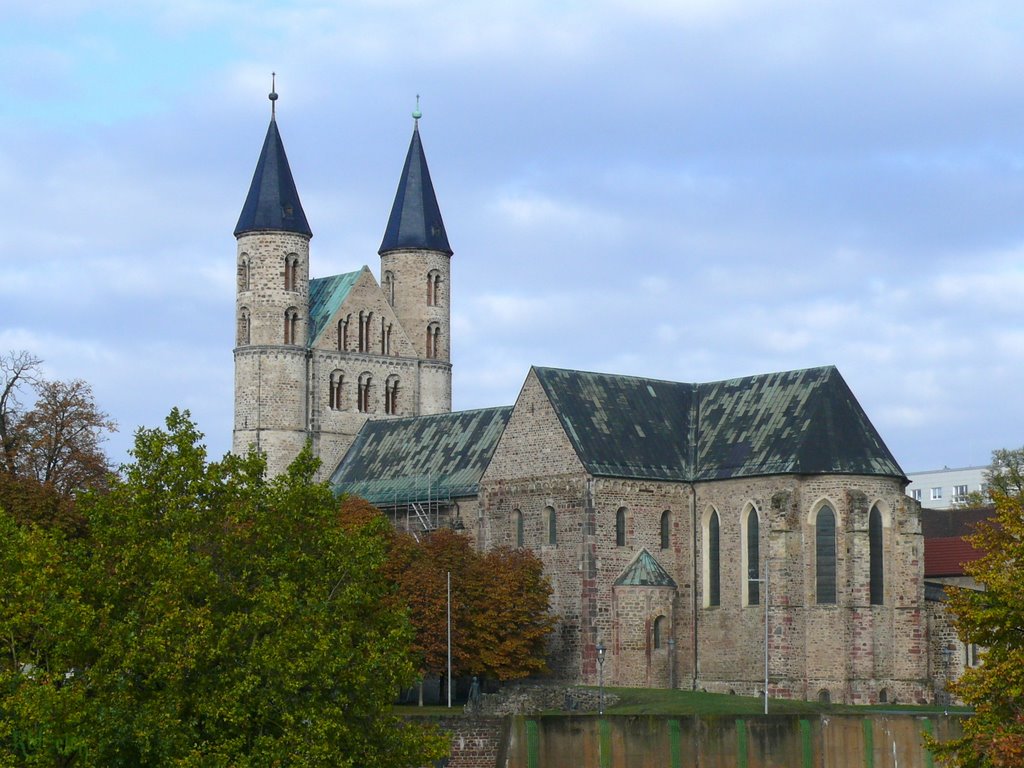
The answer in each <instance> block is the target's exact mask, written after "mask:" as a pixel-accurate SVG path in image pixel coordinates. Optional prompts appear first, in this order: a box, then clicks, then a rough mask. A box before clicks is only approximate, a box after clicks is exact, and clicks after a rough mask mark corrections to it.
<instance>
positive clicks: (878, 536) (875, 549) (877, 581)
mask: <svg viewBox="0 0 1024 768" xmlns="http://www.w3.org/2000/svg"><path fill="white" fill-rule="evenodd" d="M868 549H869V550H870V567H869V569H868V570H869V574H868V575H869V577H870V579H871V585H870V589H869V590H868V591H869V593H870V596H871V604H872V605H882V604H883V603H884V602H885V574H884V570H883V569H884V563H885V560H884V559H883V557H884V553H883V551H882V513H881V512H879V511H878V507H872V508H871V512H870V513H869V514H868Z"/></svg>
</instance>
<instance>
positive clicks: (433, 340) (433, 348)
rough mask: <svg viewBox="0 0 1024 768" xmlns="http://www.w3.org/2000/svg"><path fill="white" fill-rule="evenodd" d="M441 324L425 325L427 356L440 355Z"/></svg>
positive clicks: (436, 356)
mask: <svg viewBox="0 0 1024 768" xmlns="http://www.w3.org/2000/svg"><path fill="white" fill-rule="evenodd" d="M440 352H441V326H440V325H438V324H437V323H431V324H430V325H428V326H427V357H428V358H431V359H434V358H438V357H440V356H441V354H440Z"/></svg>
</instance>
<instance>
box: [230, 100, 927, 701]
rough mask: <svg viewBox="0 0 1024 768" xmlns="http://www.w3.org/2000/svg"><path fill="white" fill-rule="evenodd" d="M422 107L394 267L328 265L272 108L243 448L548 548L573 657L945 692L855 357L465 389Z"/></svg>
mask: <svg viewBox="0 0 1024 768" xmlns="http://www.w3.org/2000/svg"><path fill="white" fill-rule="evenodd" d="M275 98H276V95H274V94H271V99H272V101H273V99H275ZM413 117H414V118H415V122H414V126H413V133H412V141H411V143H410V145H409V151H408V154H407V155H406V158H405V166H404V167H403V169H402V172H401V176H400V178H399V181H398V191H397V194H396V195H395V200H394V204H393V206H392V209H391V214H390V217H389V218H388V219H387V221H386V226H385V227H384V237H383V241H382V243H381V246H380V250H379V256H380V262H381V263H380V279H379V281H378V280H377V278H375V276H374V275H373V273H372V272H371V271H370V269H369V268H368V267H365V266H364V267H362V268H360V269H358V270H356V271H353V272H347V273H345V274H340V275H333V276H329V277H318V278H313V277H311V274H310V248H309V244H310V238H311V237H312V230H311V228H310V225H309V222H308V221H307V219H306V215H305V212H304V211H303V208H302V204H301V202H300V201H299V194H298V190H297V187H296V184H295V181H294V179H293V178H292V174H291V170H290V169H289V165H288V159H287V157H286V155H285V150H284V145H283V143H282V140H281V134H280V132H279V130H278V126H277V122H276V119H275V117H274V115H273V112H272V116H271V121H270V126H269V128H268V130H267V136H266V140H265V141H264V144H263V150H262V152H261V153H260V157H259V161H258V162H257V165H256V171H255V173H254V175H253V179H252V185H251V187H250V189H249V194H248V196H247V197H246V200H245V204H244V206H243V208H242V213H241V216H240V217H239V219H238V225H237V226H236V228H235V237H236V238H237V241H238V251H237V267H238V284H237V295H236V320H237V339H236V346H235V351H234V357H235V422H234V440H233V449H234V450H235V451H236V452H243V451H246V450H249V449H250V448H255V449H256V450H259V451H262V452H263V453H265V454H266V456H267V461H268V470H269V472H270V473H279V472H281V471H283V470H284V469H285V467H287V465H288V464H289V463H290V462H291V461H292V459H294V457H295V456H296V455H297V454H298V452H299V451H300V450H301V448H302V447H303V446H304V445H305V444H307V442H308V443H310V444H311V445H312V448H313V451H314V453H315V454H316V455H317V456H318V457H319V458H320V459H321V460H322V462H323V467H324V470H323V471H324V476H325V477H329V478H330V482H331V484H332V485H333V486H334V487H335V488H336V489H337V490H338V491H339V492H346V493H353V494H356V495H359V496H362V497H365V498H366V499H368V500H369V501H371V502H372V503H374V504H375V505H377V506H378V507H379V508H381V510H382V511H384V512H385V513H386V514H387V515H389V517H390V518H391V519H392V521H393V522H394V523H395V524H396V525H398V526H401V527H403V528H406V529H408V530H410V531H412V532H413V533H414V534H416V535H417V536H426V535H429V534H430V532H431V531H433V530H436V529H437V528H439V527H451V528H454V529H456V530H459V531H461V532H463V534H464V535H466V536H467V537H469V538H470V540H471V541H472V542H473V543H474V545H475V546H476V547H477V548H479V549H481V550H486V549H489V548H492V547H497V546H510V547H525V548H528V549H530V550H532V551H533V552H535V553H536V554H537V556H538V557H539V558H540V559H541V561H542V562H543V563H544V568H545V571H546V573H547V575H548V577H549V578H550V580H551V583H552V586H553V595H552V603H553V605H552V609H553V611H554V612H555V613H556V614H557V615H558V616H559V624H558V628H557V630H556V632H555V633H554V634H553V636H552V638H551V641H550V647H549V665H550V667H551V670H552V673H553V674H554V676H555V677H556V678H558V679H560V680H566V681H570V682H580V683H589V684H596V683H597V678H598V648H602V649H606V651H605V653H604V657H603V663H604V666H603V673H604V680H605V682H606V683H608V684H611V685H627V686H653V687H669V686H670V687H678V688H686V689H707V690H711V691H719V692H736V693H742V694H748V695H753V694H757V693H759V692H761V691H763V690H764V687H765V676H766V669H765V667H766V663H765V659H766V658H767V678H768V691H769V694H770V695H772V696H780V697H790V698H800V699H808V698H813V699H821V700H829V701H833V702H851V703H878V702H896V701H900V702H908V701H910V702H924V701H929V700H932V699H933V698H934V693H935V692H934V690H933V687H932V683H931V681H930V679H929V670H930V667H929V658H930V657H933V656H934V655H935V649H934V648H932V643H933V640H932V634H933V629H932V624H933V620H934V617H933V614H935V606H932V605H930V604H929V603H926V601H925V596H924V580H923V560H924V543H923V539H922V535H921V521H920V506H919V505H918V504H917V503H916V502H914V501H913V500H911V499H910V498H908V497H907V496H906V495H905V494H904V488H905V486H906V482H907V480H906V478H905V476H904V473H903V471H902V470H901V469H900V467H899V465H898V464H897V462H896V460H895V459H894V458H893V456H892V454H891V453H890V452H889V450H888V448H887V447H886V446H885V443H884V442H883V441H882V439H881V437H880V436H879V434H878V432H877V431H876V430H875V428H874V426H873V425H872V424H871V422H870V420H869V419H868V417H867V415H866V414H865V413H864V411H863V410H862V409H861V407H860V405H859V403H858V402H857V399H856V398H855V397H854V395H853V393H852V392H851V390H850V389H849V387H848V386H847V384H846V382H845V381H844V380H843V378H842V376H841V375H840V374H839V372H838V371H837V370H836V369H835V368H834V367H823V368H812V369H806V370H798V371H785V372H780V373H768V374H759V375H753V376H749V377H744V378H740V379H731V380H725V381H717V382H710V383H684V382H670V381H661V380H654V379H644V378H638V377H634V376H619V375H611V374H598V373H588V372H583V371H575V370H563V369H554V368H540V367H534V368H531V369H530V371H529V372H528V373H527V375H526V379H525V381H524V383H523V386H522V389H521V391H520V394H519V396H518V398H517V400H516V402H515V403H514V404H513V405H510V406H503V407H496V408H487V409H481V410H474V411H461V412H454V413H453V412H452V411H451V403H452V387H451V381H452V379H451V357H450V350H451V335H450V331H451V322H450V307H451V302H452V299H453V296H452V292H451V285H452V284H451V267H450V264H451V257H452V250H451V248H450V246H449V243H448V237H447V234H446V232H445V227H444V223H443V221H442V218H441V212H440V207H439V206H438V202H437V197H436V195H435V193H434V188H433V185H432V183H431V178H430V173H429V171H428V168H427V161H426V157H425V154H424V150H423V144H422V142H421V138H420V132H419V114H418V112H416V113H414V114H413ZM382 214H383V212H382ZM383 221H384V219H383V215H382V223H383ZM766 630H767V631H766ZM766 643H767V647H766Z"/></svg>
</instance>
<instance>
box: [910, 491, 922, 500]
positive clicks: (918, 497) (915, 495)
mask: <svg viewBox="0 0 1024 768" xmlns="http://www.w3.org/2000/svg"><path fill="white" fill-rule="evenodd" d="M910 497H911V498H912V499H913V500H914V501H920V500H921V489H920V488H915V489H914V490H912V491H911V492H910Z"/></svg>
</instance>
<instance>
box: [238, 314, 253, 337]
mask: <svg viewBox="0 0 1024 768" xmlns="http://www.w3.org/2000/svg"><path fill="white" fill-rule="evenodd" d="M251 334H252V319H251V318H250V317H249V308H248V307H242V309H241V310H240V311H239V313H238V346H240V347H242V346H245V345H246V344H248V343H250V338H251Z"/></svg>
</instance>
